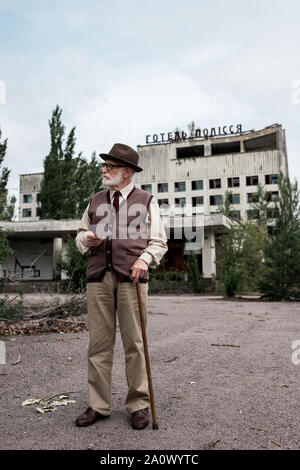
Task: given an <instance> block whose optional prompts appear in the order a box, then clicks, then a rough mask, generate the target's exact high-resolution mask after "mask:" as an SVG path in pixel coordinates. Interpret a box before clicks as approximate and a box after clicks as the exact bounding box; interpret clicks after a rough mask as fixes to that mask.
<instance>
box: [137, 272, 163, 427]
mask: <svg viewBox="0 0 300 470" xmlns="http://www.w3.org/2000/svg"><path fill="white" fill-rule="evenodd" d="M136 290H137V296H138V302H139V312H140V319H141V327H142V334H143V343H144V352H145V360H146V368H147V377H148V387H149V394H150V401H151V412H152V428H153V429H158V424H157V420H156V411H155V403H154V394H153V387H152V378H151V370H150V360H149V353H148V345H147V336H146V327H145V317H144V311H143V304H142V295H141V286H140V281H139V280H138V281H137V284H136Z"/></svg>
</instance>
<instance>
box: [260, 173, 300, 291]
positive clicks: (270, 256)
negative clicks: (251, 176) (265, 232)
mask: <svg viewBox="0 0 300 470" xmlns="http://www.w3.org/2000/svg"><path fill="white" fill-rule="evenodd" d="M278 187H279V196H280V197H279V201H278V203H276V208H277V209H278V212H277V218H276V221H275V225H273V227H272V226H271V230H270V232H271V233H270V234H269V236H268V237H266V239H265V243H264V271H263V277H262V278H261V281H260V288H261V291H262V292H263V293H264V294H266V295H267V296H269V297H270V298H272V299H274V300H280V299H288V298H289V297H291V296H300V207H299V198H300V196H299V188H298V183H297V181H296V180H295V181H294V183H292V182H291V181H290V179H289V177H288V176H285V175H283V174H282V173H280V175H279V179H278Z"/></svg>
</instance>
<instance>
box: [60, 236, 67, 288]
mask: <svg viewBox="0 0 300 470" xmlns="http://www.w3.org/2000/svg"><path fill="white" fill-rule="evenodd" d="M67 248H68V242H67V240H65V239H63V240H62V250H61V256H62V257H64V256H66V254H67ZM60 278H61V279H68V276H67V274H66V273H65V272H64V271H62V272H61V274H60Z"/></svg>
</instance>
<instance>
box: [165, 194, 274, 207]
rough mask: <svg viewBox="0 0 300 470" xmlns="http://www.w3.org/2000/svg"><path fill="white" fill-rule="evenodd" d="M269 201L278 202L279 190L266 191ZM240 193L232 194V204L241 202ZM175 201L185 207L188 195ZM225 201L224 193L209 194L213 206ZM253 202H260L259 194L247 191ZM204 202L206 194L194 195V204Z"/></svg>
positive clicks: (248, 200) (250, 201)
mask: <svg viewBox="0 0 300 470" xmlns="http://www.w3.org/2000/svg"><path fill="white" fill-rule="evenodd" d="M266 196H267V201H270V202H276V201H278V198H279V194H278V191H270V192H267V193H266ZM240 199H241V198H240V194H230V203H231V204H240ZM157 200H158V204H159V206H162V205H168V204H169V199H160V198H158V199H157ZM174 202H175V204H176V205H179V206H180V207H185V205H186V197H176V198H174ZM222 202H223V195H222V194H217V195H214V196H209V204H210V205H211V206H219V205H220V204H222ZM253 202H258V194H257V193H247V203H249V204H251V203H253ZM203 204H204V196H194V197H192V206H193V207H195V206H202V205H203Z"/></svg>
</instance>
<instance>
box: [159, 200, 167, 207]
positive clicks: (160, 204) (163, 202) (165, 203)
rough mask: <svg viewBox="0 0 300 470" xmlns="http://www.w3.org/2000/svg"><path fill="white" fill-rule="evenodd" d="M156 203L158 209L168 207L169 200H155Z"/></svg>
mask: <svg viewBox="0 0 300 470" xmlns="http://www.w3.org/2000/svg"><path fill="white" fill-rule="evenodd" d="M157 202H158V205H159V207H161V206H168V205H169V199H157Z"/></svg>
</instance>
